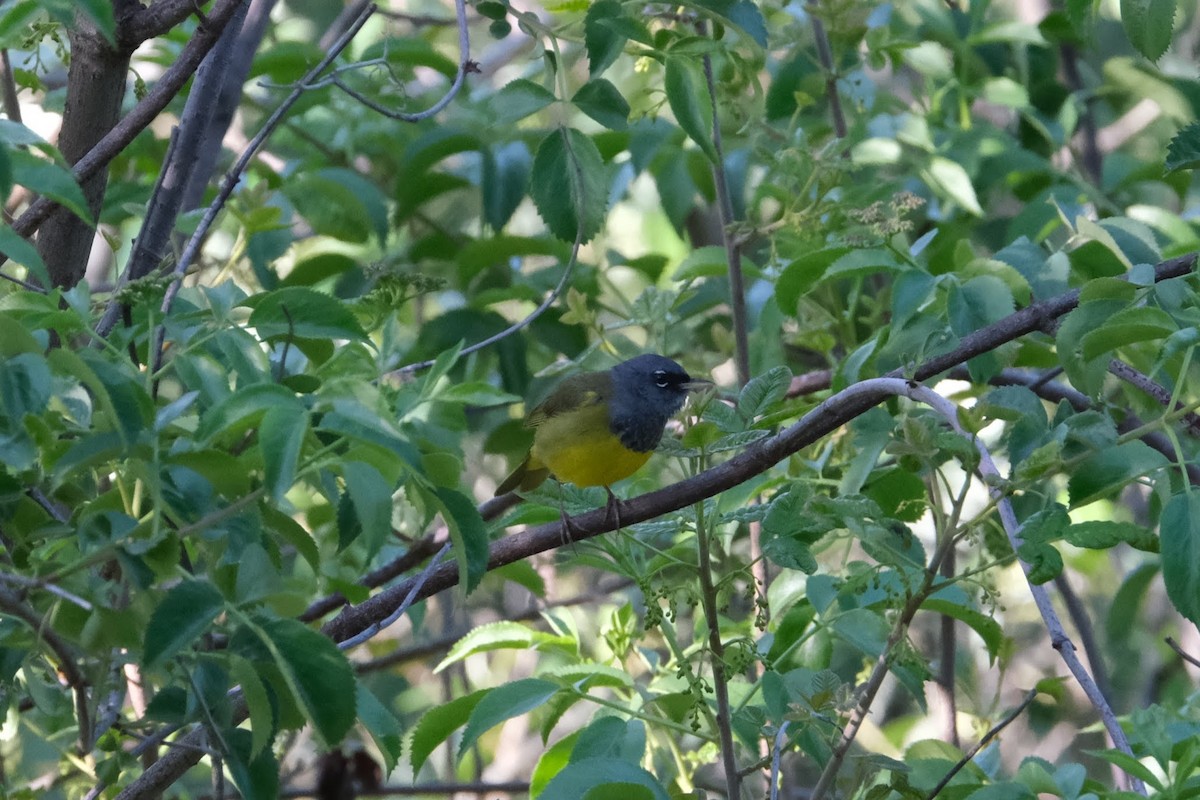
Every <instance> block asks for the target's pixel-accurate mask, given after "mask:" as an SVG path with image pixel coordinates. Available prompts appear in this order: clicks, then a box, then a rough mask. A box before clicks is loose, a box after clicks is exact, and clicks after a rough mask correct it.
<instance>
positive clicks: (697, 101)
mask: <svg viewBox="0 0 1200 800" xmlns="http://www.w3.org/2000/svg"><path fill="white" fill-rule="evenodd" d="M666 61H667V64H666V71H665V75H664V76H663V88H664V89H665V90H666V93H667V102H668V103H669V104H670V106H671V113H672V114H674V115H675V121H676V122H678V123H679V127H681V128H683V132H684V133H686V134H687V135H688V138H690V139H691V140H692V141H693V142H695V143H696V144H697V145H699V146H700V149H701V150H702V151H703V152H704V155H706V156H708V160H709V161H710V162H712V163H713V164H716V163H717V148H716V146H715V145H714V144H713V107H712V98H711V97H710V96H709V94H708V86H707V84H705V82H704V76H703V74H702V73H701V72H700V68H699V67H698V66H697V65H696V62H695V61H694V60H692V59H690V58H685V57H683V56H671V55H668V56H667V59H666Z"/></svg>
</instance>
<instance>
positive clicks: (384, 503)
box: [342, 461, 392, 557]
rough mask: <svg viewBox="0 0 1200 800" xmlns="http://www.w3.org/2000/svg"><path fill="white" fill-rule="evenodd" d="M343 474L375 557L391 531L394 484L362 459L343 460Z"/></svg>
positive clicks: (368, 544) (368, 549)
mask: <svg viewBox="0 0 1200 800" xmlns="http://www.w3.org/2000/svg"><path fill="white" fill-rule="evenodd" d="M342 477H343V478H345V480H346V490H347V493H348V494H349V496H350V501H351V502H352V503H353V504H354V513H355V516H356V517H357V519H358V523H359V525H360V526H361V527H362V533H363V536H364V538H365V540H366V544H367V553H368V557H373V556H374V555H375V554H376V553H378V552H379V548H381V547H383V545H384V543H385V542H387V540H388V537H389V536H391V533H392V486H391V484H390V483H388V482H387V481H386V480H384V478H383V475H381V474H380V473H379V470H377V469H376V468H375V467H373V466H371V465H370V464H367V463H364V462H362V461H346V462H343V464H342Z"/></svg>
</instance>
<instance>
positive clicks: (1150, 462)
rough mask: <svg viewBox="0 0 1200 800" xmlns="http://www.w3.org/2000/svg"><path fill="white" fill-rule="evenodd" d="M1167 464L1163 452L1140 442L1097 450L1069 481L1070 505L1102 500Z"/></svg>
mask: <svg viewBox="0 0 1200 800" xmlns="http://www.w3.org/2000/svg"><path fill="white" fill-rule="evenodd" d="M1166 464H1167V459H1166V458H1165V457H1164V456H1163V454H1162V453H1160V452H1158V451H1157V450H1154V449H1152V448H1151V447H1150V446H1149V445H1147V444H1146V443H1144V442H1141V441H1134V442H1125V443H1124V444H1120V445H1117V446H1116V447H1111V448H1108V449H1107V450H1103V451H1101V452H1099V453H1096V454H1095V455H1093V456H1092V457H1090V458H1088V459H1087V460H1086V461H1084V462H1083V463H1082V464H1080V465H1079V466H1077V467H1076V468H1075V471H1074V473H1073V474H1072V475H1071V478H1070V480H1069V481H1068V482H1067V491H1068V493H1069V494H1070V497H1071V507H1072V508H1078V507H1079V506H1082V505H1086V504H1088V503H1090V502H1092V501H1094V500H1099V499H1100V498H1101V497H1103V496H1105V495H1107V494H1109V493H1110V492H1113V491H1116V490H1117V489H1119V488H1121V487H1123V486H1125V485H1126V484H1127V483H1129V482H1130V481H1132V480H1134V479H1135V478H1140V477H1141V476H1143V475H1145V474H1147V473H1149V472H1153V471H1154V470H1156V469H1161V468H1162V467H1164V466H1166Z"/></svg>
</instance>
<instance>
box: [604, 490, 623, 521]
mask: <svg viewBox="0 0 1200 800" xmlns="http://www.w3.org/2000/svg"><path fill="white" fill-rule="evenodd" d="M604 491H606V492H608V502H607V503H605V505H604V521H605V522H607V521H608V520H613V521H614V522H616V524H617V530H621V527H622V525H621V508H620V504H621V501H620V500H618V499H617V496H616V495H615V494H613V490H612V489H611V488H609V487H608V486H607V485H605V487H604Z"/></svg>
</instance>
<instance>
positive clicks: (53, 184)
mask: <svg viewBox="0 0 1200 800" xmlns="http://www.w3.org/2000/svg"><path fill="white" fill-rule="evenodd" d="M9 158H10V159H11V161H12V180H13V183H15V184H17V185H18V186H24V187H25V188H27V189H29V190H30V191H31V192H34V193H36V194H40V195H44V196H46V197H48V198H50V199H51V200H53V201H54V202H56V203H58V204H59V205H61V206H62V207H63V208H66V209H67V210H69V211H70V212H71V213H72V214H74V215H75V216H77V217H79V218H80V219H81V220H83V221H84V222H86V223H88V224H89V225H95V224H96V220H95V219H94V218H93V217H92V212H91V210H90V209H89V208H88V204H87V198H85V197H84V196H83V189H81V188H80V186H79V183H78V182H77V181H76V180H75V176H74V175H72V174H71V171H70V170H69V169H67V168H66V167H64V166H62V165H60V164H56V163H55V162H53V161H50V160H48V159H45V158H40V157H38V156H35V155H33V154H32V153H29V152H26V151H25V150H10V151H9Z"/></svg>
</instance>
